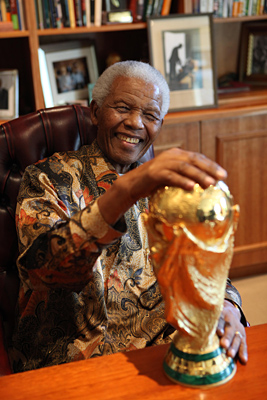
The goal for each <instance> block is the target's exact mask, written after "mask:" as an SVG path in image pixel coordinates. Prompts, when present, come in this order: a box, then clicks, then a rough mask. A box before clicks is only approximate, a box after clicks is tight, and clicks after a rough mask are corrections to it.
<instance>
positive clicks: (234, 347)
mask: <svg viewBox="0 0 267 400" xmlns="http://www.w3.org/2000/svg"><path fill="white" fill-rule="evenodd" d="M217 334H218V336H219V338H220V345H221V346H222V347H223V348H225V350H226V354H227V355H228V356H229V357H232V358H234V357H235V356H236V355H237V356H238V358H239V360H240V362H241V363H242V364H246V363H247V361H248V351H247V342H246V332H245V328H244V326H243V325H242V324H241V322H240V311H239V310H238V309H237V308H236V307H235V306H234V305H233V304H232V303H231V302H230V301H227V300H224V307H223V311H222V313H221V316H220V319H219V323H218V327H217Z"/></svg>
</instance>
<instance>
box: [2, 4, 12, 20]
mask: <svg viewBox="0 0 267 400" xmlns="http://www.w3.org/2000/svg"><path fill="white" fill-rule="evenodd" d="M4 2H5V5H6V7H5V9H6V21H7V22H8V21H11V11H10V0H4Z"/></svg>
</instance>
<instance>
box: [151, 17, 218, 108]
mask: <svg viewBox="0 0 267 400" xmlns="http://www.w3.org/2000/svg"><path fill="white" fill-rule="evenodd" d="M147 25H148V38H149V57H150V63H151V65H153V66H154V67H155V68H156V69H158V70H159V71H160V72H161V73H162V75H163V76H164V77H165V79H166V81H167V83H168V85H169V88H170V108H169V111H180V110H193V109H196V108H212V107H217V81H216V72H215V55H214V45H213V21H212V14H210V13H207V14H195V15H191V14H171V15H168V16H164V17H162V16H160V17H149V18H148V19H147Z"/></svg>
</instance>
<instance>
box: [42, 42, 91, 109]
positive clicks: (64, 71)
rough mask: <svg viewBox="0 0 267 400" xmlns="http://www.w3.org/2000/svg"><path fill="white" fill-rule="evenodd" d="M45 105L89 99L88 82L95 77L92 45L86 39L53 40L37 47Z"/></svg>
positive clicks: (52, 105) (50, 105) (51, 105)
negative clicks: (59, 41) (51, 42)
mask: <svg viewBox="0 0 267 400" xmlns="http://www.w3.org/2000/svg"><path fill="white" fill-rule="evenodd" d="M38 56H39V66H40V76H41V83H42V88H43V95H44V101H45V106H46V107H47V108H49V107H54V106H57V105H63V104H72V103H77V102H79V101H82V102H84V101H85V100H88V84H89V83H95V82H96V81H97V79H98V76H99V73H98V66H97V59H96V52H95V46H94V44H93V43H90V42H88V41H86V42H82V41H73V42H63V43H53V44H48V45H43V46H40V48H39V49H38Z"/></svg>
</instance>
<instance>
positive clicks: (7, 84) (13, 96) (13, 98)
mask: <svg viewBox="0 0 267 400" xmlns="http://www.w3.org/2000/svg"><path fill="white" fill-rule="evenodd" d="M18 116H19V73H18V70H17V69H7V70H0V119H2V120H3V119H14V118H17V117H18Z"/></svg>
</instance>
